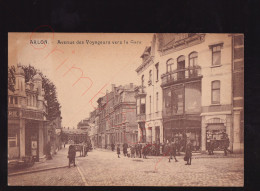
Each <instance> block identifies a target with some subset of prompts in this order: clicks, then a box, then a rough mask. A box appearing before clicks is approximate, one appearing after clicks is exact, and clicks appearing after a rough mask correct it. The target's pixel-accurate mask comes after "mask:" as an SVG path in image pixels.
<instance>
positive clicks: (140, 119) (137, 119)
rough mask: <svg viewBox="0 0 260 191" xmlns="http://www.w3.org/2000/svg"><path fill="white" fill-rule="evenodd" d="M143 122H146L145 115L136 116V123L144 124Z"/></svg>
mask: <svg viewBox="0 0 260 191" xmlns="http://www.w3.org/2000/svg"><path fill="white" fill-rule="evenodd" d="M145 120H146V114H145V113H142V114H138V115H136V121H137V122H145Z"/></svg>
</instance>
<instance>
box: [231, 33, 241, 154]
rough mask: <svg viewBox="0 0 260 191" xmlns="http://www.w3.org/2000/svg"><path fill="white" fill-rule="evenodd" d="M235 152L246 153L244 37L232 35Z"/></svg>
mask: <svg viewBox="0 0 260 191" xmlns="http://www.w3.org/2000/svg"><path fill="white" fill-rule="evenodd" d="M232 49H233V52H232V56H233V57H232V73H233V77H232V84H233V88H232V89H233V100H232V101H233V131H234V138H233V151H234V152H243V151H244V35H243V34H233V35H232Z"/></svg>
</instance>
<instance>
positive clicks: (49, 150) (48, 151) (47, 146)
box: [46, 142, 52, 160]
mask: <svg viewBox="0 0 260 191" xmlns="http://www.w3.org/2000/svg"><path fill="white" fill-rule="evenodd" d="M46 155H47V160H51V159H52V156H51V143H50V142H48V143H47V145H46Z"/></svg>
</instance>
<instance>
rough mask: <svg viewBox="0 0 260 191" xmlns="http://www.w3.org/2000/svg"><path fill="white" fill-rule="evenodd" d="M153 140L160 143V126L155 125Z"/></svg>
mask: <svg viewBox="0 0 260 191" xmlns="http://www.w3.org/2000/svg"><path fill="white" fill-rule="evenodd" d="M155 141H156V142H157V143H160V127H155Z"/></svg>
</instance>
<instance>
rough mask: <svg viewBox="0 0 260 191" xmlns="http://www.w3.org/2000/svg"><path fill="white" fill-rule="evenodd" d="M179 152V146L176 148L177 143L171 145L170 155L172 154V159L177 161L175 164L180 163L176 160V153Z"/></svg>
mask: <svg viewBox="0 0 260 191" xmlns="http://www.w3.org/2000/svg"><path fill="white" fill-rule="evenodd" d="M176 151H177V146H176V142H175V141H173V142H172V143H171V145H170V154H171V157H170V158H171V159H173V158H174V159H175V162H178V160H177V159H176V153H177V152H176ZM172 157H173V158H172ZM170 158H169V162H170Z"/></svg>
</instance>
